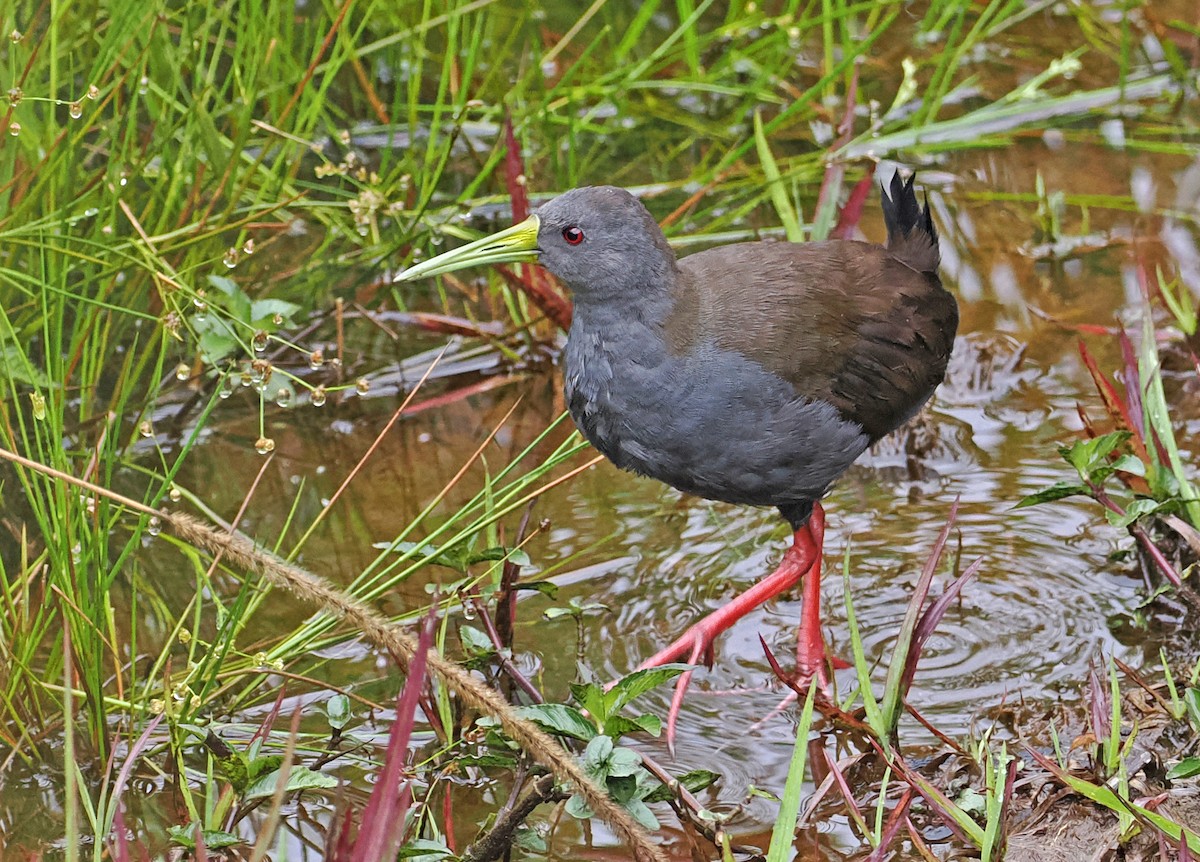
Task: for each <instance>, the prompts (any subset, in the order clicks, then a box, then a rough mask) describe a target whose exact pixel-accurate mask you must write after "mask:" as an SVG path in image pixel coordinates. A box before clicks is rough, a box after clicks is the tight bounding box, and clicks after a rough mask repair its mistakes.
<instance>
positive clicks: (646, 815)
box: [625, 799, 659, 832]
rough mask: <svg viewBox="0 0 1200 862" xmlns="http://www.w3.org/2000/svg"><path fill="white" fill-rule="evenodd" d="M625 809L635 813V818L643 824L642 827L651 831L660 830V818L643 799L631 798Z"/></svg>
mask: <svg viewBox="0 0 1200 862" xmlns="http://www.w3.org/2000/svg"><path fill="white" fill-rule="evenodd" d="M625 810H626V811H628V812H629V813H630V814H632V815H633V819H634V820H636V821H637V822H638V823H639V824H640V825H641V826H642V828H644V829H646V830H648V831H650V832H657V831H658V827H659V822H658V818H657V817H655V816H654V812H653V811H651V810H650V809H649V808H647V807H646V803H645V802H642V800H640V799H631V800H629V802H628V803H626V805H625Z"/></svg>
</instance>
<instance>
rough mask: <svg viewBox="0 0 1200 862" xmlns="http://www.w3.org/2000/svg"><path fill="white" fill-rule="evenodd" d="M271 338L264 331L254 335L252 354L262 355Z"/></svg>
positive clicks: (261, 330)
mask: <svg viewBox="0 0 1200 862" xmlns="http://www.w3.org/2000/svg"><path fill="white" fill-rule="evenodd" d="M270 340H271V336H270V335H269V334H268V333H267V331H266V330H265V329H260V330H259V331H258V332H256V333H254V352H255V353H262V352H263V351H264V350H266V349H267V344H268V343H270Z"/></svg>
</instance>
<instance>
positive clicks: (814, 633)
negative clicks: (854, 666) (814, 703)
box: [796, 515, 829, 694]
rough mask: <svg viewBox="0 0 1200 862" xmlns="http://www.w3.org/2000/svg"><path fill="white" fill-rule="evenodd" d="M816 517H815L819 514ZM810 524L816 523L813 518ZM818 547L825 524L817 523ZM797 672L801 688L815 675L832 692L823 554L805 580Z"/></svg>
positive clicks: (820, 687)
mask: <svg viewBox="0 0 1200 862" xmlns="http://www.w3.org/2000/svg"><path fill="white" fill-rule="evenodd" d="M813 520H815V515H814V518H813ZM809 523H812V521H810V522H809ZM813 533H814V534H815V535H814V540H815V541H816V544H817V547H822V546H823V545H824V541H825V523H824V519H822V521H821V523H819V524H816V525H814V526H813ZM796 635H797V642H796V672H797V676H798V679H797V683H798V687H799V688H800V690H801V691H803V690H805V689H807V688H808V685H809V683H810V682H811V681H812V678H813V677H814V676H815V677H816V678H817V680H818V686H819V692H818V693H821V692H824V693H826V694H828V692H829V663H828V662H827V661H826V660H825V638H824V636H823V634H822V632H821V555H820V554H817V558H816V559H815V560H813V564H812V568H810V569H809V570H808V576H807V577H806V578H805V579H804V606H803V608H801V610H800V628H799V630H798V631H797V632H796Z"/></svg>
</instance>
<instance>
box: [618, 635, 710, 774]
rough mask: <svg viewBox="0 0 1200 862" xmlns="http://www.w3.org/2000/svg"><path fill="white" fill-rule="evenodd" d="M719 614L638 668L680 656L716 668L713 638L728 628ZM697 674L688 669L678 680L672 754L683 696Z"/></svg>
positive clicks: (671, 713) (671, 718) (670, 716)
mask: <svg viewBox="0 0 1200 862" xmlns="http://www.w3.org/2000/svg"><path fill="white" fill-rule="evenodd" d="M715 617H716V615H715V614H710V615H709V616H707V617H705V618H704V619H702V620H700V622H698V623H696V624H695V625H694V626H692V627H691V628H690V629H688V630H687V631H686V632H684V633H683V634H682V635H681V636H680V637H679V638H677V639H676V640H675V642H674V643H672V644H671V645H670V646H669V647H667V648H666V649H664V650H660V651H659V652H658V653H656V654H655V655H653V656H651V657H650V658H648V659H646V660H645V661H644V662H642V663H641V664H640V665H638V668H637V669H638V670H647V669H648V668H652V667H661V666H662V665H664V664H671V663H672V662H676V661H679V660H680V659H683V660H684V661H686V662H687V663H688V664H701V663H703V664H704V666H705V667H712V662H713V641H714V640H715V639H716V637H717V635H719V634H720V633H721V632H723V631H724V630H725V627H722V626H721V625H720V622H721V621H720V620H719V619H714V618H715ZM685 656H686V659H685V658H684V657H685ZM693 673H695V671H694V670H686V671H684V672H683V673H682V674H680V676H679V679H677V680H676V681H675V694H674V695H672V697H671V708H670V710H668V711H667V750H668V751H670V752H671V755H672V756H674V755H675V727H676V725H677V724H678V722H679V711H680V710H681V709H682V708H683V698H684V696H685V695H686V694H687V690H688V686H689V685H691V683H692V674H693Z"/></svg>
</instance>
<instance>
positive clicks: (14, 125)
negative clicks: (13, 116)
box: [8, 120, 21, 138]
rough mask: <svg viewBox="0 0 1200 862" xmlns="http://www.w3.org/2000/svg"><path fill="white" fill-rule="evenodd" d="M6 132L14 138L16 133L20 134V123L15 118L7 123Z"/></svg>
mask: <svg viewBox="0 0 1200 862" xmlns="http://www.w3.org/2000/svg"><path fill="white" fill-rule="evenodd" d="M8 133H9V134H10V135H12V136H13V137H14V138H15V137H16V136H17V135H19V134H21V124H20V123H18V122H17V121H16V120H13V121H12V122H11V123H9V124H8Z"/></svg>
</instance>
